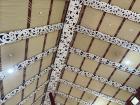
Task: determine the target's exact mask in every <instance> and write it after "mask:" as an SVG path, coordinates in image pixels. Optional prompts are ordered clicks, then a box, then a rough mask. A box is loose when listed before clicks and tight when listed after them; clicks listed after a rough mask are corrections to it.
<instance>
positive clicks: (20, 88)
mask: <svg viewBox="0 0 140 105" xmlns="http://www.w3.org/2000/svg"><path fill="white" fill-rule="evenodd" d="M51 69H52V68H51V67H47V68H46V69H45V70H43V71H41V72H40V74H37V75H35V76H33V77H32V78H30V79H29V80H27V81H25V83H24V84H21V85H19V86H18V87H17V88H15V89H14V90H12V91H11V92H10V93H8V94H7V95H5V97H3V98H1V99H0V105H1V104H2V103H5V102H6V101H7V100H8V99H10V98H11V97H13V96H15V95H16V94H17V93H19V92H20V91H21V90H23V89H25V88H26V87H27V86H28V85H30V84H32V83H33V81H35V80H37V79H39V78H40V77H41V76H42V75H44V74H46V73H47V72H48V71H49V70H51Z"/></svg>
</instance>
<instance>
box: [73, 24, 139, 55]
mask: <svg viewBox="0 0 140 105" xmlns="http://www.w3.org/2000/svg"><path fill="white" fill-rule="evenodd" d="M75 30H76V31H77V32H80V33H82V34H87V35H89V36H91V37H94V38H97V39H100V40H103V41H106V42H109V43H111V44H114V45H118V46H120V47H123V48H126V49H129V50H132V51H136V52H138V53H140V45H137V44H135V43H131V42H129V41H126V40H122V39H119V38H117V37H112V36H110V35H107V34H104V33H101V32H99V31H93V30H91V29H89V28H86V27H84V26H80V25H77V26H76V29H75Z"/></svg>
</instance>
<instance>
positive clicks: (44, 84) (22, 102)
mask: <svg viewBox="0 0 140 105" xmlns="http://www.w3.org/2000/svg"><path fill="white" fill-rule="evenodd" d="M48 82H49V81H46V82H44V83H43V84H42V85H41V86H39V87H38V88H37V89H36V90H35V91H33V92H32V93H31V94H30V95H29V96H28V97H26V98H25V99H23V100H22V101H21V102H19V104H18V105H24V103H26V102H27V101H28V100H30V99H31V98H32V97H33V96H34V95H35V94H36V93H37V92H38V91H39V90H41V89H42V88H43V87H45V86H46V84H48ZM44 95H45V93H44V94H43V95H42V96H44Z"/></svg>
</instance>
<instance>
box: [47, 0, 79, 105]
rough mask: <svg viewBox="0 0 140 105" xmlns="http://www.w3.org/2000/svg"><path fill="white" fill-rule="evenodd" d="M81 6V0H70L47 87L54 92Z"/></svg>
mask: <svg viewBox="0 0 140 105" xmlns="http://www.w3.org/2000/svg"><path fill="white" fill-rule="evenodd" d="M81 7H82V1H81V0H70V3H69V8H68V11H67V15H66V20H65V23H64V27H63V32H62V35H61V39H60V43H59V46H58V50H57V54H56V58H55V61H54V64H55V66H54V68H53V71H52V74H51V77H50V82H49V84H48V89H47V90H48V91H50V92H52V93H53V92H54V91H55V90H56V88H57V84H58V80H59V78H60V75H61V71H62V69H63V68H64V67H65V60H66V57H67V55H68V50H69V48H70V42H71V41H72V38H73V35H74V30H75V26H76V24H77V21H78V18H79V14H80V10H81ZM46 98H47V97H46ZM44 105H48V104H47V103H46V101H44Z"/></svg>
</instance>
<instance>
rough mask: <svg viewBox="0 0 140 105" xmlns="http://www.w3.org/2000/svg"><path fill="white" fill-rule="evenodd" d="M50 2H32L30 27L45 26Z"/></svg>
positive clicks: (42, 0)
mask: <svg viewBox="0 0 140 105" xmlns="http://www.w3.org/2000/svg"><path fill="white" fill-rule="evenodd" d="M50 2H51V0H33V3H32V14H31V27H35V26H43V25H46V24H47V20H48V15H49V8H50Z"/></svg>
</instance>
